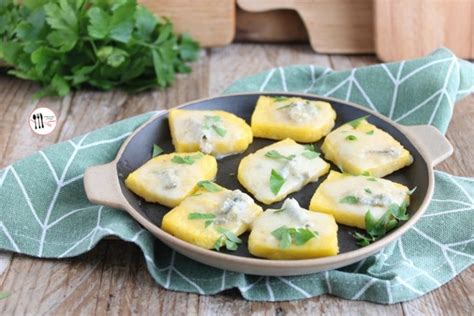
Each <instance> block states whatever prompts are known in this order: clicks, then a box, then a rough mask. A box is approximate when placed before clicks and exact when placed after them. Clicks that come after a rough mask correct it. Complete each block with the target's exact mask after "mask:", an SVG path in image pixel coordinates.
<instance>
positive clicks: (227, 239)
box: [214, 226, 242, 251]
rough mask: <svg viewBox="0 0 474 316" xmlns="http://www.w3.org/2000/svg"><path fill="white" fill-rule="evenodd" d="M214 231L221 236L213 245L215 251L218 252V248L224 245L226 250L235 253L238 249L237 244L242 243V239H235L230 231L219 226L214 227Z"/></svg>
mask: <svg viewBox="0 0 474 316" xmlns="http://www.w3.org/2000/svg"><path fill="white" fill-rule="evenodd" d="M216 230H217V231H218V232H219V233H221V234H222V235H221V236H220V237H219V238H218V239H217V240H216V242H215V243H214V249H216V250H217V251H219V250H220V248H221V247H222V246H224V245H225V247H226V249H227V250H230V251H236V250H237V248H238V247H239V244H241V243H242V239H240V238H239V237H237V236H236V235H235V234H234V233H233V232H231V231H230V230H228V229H226V228H224V227H220V226H218V227H216Z"/></svg>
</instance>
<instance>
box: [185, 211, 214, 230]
mask: <svg viewBox="0 0 474 316" xmlns="http://www.w3.org/2000/svg"><path fill="white" fill-rule="evenodd" d="M188 219H191V220H193V219H205V220H206V221H205V222H204V227H205V228H207V227H209V225H211V224H212V223H213V222H214V220H215V219H216V215H214V214H212V213H189V215H188Z"/></svg>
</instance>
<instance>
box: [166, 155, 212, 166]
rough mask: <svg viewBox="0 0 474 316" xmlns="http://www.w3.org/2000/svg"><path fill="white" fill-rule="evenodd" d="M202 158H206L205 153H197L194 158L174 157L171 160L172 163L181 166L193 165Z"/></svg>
mask: <svg viewBox="0 0 474 316" xmlns="http://www.w3.org/2000/svg"><path fill="white" fill-rule="evenodd" d="M202 157H204V154H203V153H197V154H194V155H192V156H173V158H171V161H172V162H174V163H177V164H181V165H192V164H193V163H195V162H196V161H197V160H199V159H201V158H202Z"/></svg>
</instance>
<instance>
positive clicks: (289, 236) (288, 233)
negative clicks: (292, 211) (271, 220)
mask: <svg viewBox="0 0 474 316" xmlns="http://www.w3.org/2000/svg"><path fill="white" fill-rule="evenodd" d="M272 235H273V237H275V238H276V239H277V240H278V241H279V242H280V243H279V245H278V246H279V247H280V248H282V249H285V248H288V247H290V246H291V244H295V245H297V246H301V245H304V244H305V243H307V242H308V241H309V240H311V239H313V238H316V237H318V232H316V231H313V230H310V229H308V228H288V227H286V226H285V225H284V226H281V227H279V228H277V229H275V230H274V231H272Z"/></svg>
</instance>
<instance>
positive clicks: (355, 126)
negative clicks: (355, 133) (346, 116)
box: [346, 115, 370, 129]
mask: <svg viewBox="0 0 474 316" xmlns="http://www.w3.org/2000/svg"><path fill="white" fill-rule="evenodd" d="M369 116H370V115H366V116H362V117H359V118H356V119H355V120H353V121H350V122H347V123H346V124H349V125H350V126H352V127H353V128H354V129H356V128H357V127H359V125H360V123H361V122H362V121H365V120H366V119H367V118H368V117H369Z"/></svg>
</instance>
